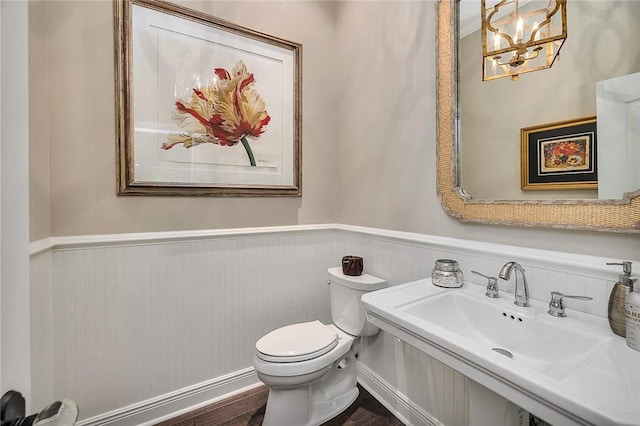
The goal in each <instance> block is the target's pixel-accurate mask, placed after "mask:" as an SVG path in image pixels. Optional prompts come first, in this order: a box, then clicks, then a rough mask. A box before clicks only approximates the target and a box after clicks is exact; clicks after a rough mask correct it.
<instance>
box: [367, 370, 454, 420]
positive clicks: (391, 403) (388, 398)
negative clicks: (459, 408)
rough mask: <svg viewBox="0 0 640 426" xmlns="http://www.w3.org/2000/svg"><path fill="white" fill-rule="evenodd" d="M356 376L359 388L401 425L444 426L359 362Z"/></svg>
mask: <svg viewBox="0 0 640 426" xmlns="http://www.w3.org/2000/svg"><path fill="white" fill-rule="evenodd" d="M356 376H357V379H358V383H359V384H360V386H362V387H363V388H365V389H366V390H367V391H368V392H369V393H370V394H371V395H372V396H373V397H374V398H375V399H377V400H378V402H380V403H381V404H382V405H384V406H385V407H386V408H387V410H389V411H390V412H391V414H393V415H394V416H396V417H397V418H398V419H399V420H400V421H401V422H402V423H404V424H406V425H412V426H445V425H444V424H442V423H440V422H439V421H438V419H436V418H435V417H433V416H432V415H431V414H429V413H427V412H426V411H424V410H423V409H422V408H420V407H418V406H417V405H416V404H414V403H413V402H412V401H411V400H410V399H409V398H407V397H406V396H405V395H403V394H402V393H400V392H399V391H398V390H397V389H395V388H393V387H392V386H391V385H390V384H389V383H388V382H387V381H386V380H384V379H383V378H382V377H380V376H378V375H377V374H376V373H375V372H374V371H373V370H371V369H370V368H369V367H367V366H366V365H364V364H363V363H361V362H356Z"/></svg>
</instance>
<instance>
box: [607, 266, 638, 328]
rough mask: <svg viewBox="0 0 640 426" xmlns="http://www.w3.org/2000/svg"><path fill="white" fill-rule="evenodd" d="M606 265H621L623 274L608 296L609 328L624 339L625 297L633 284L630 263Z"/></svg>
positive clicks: (633, 279)
mask: <svg viewBox="0 0 640 426" xmlns="http://www.w3.org/2000/svg"><path fill="white" fill-rule="evenodd" d="M607 265H621V266H622V272H623V274H622V275H620V277H619V279H618V282H617V283H616V284H615V285H614V286H613V289H612V290H611V295H610V296H609V311H608V313H609V315H608V318H609V326H610V327H611V331H613V332H614V333H616V334H617V335H618V336H622V337H626V335H627V331H626V330H627V327H626V315H625V300H626V298H627V295H628V294H629V293H631V292H632V291H633V283H634V282H635V281H636V279H635V278H631V262H626V261H625V262H622V263H607Z"/></svg>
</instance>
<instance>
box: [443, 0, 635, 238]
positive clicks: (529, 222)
mask: <svg viewBox="0 0 640 426" xmlns="http://www.w3.org/2000/svg"><path fill="white" fill-rule="evenodd" d="M456 1H457V0H439V1H438V3H437V52H436V58H437V59H436V66H437V83H436V84H437V187H438V188H437V189H438V196H439V197H440V200H441V202H442V206H443V207H444V209H445V211H446V212H447V213H448V214H450V215H451V216H454V217H456V218H458V219H459V220H461V221H463V222H477V223H486V224H501V225H512V226H529V227H547V228H565V229H582V230H598V231H608V232H638V233H640V190H638V191H635V192H631V193H626V194H625V195H624V196H623V198H622V199H620V200H517V201H516V200H476V199H473V198H472V197H471V196H469V195H468V194H466V192H465V190H464V188H462V187H461V186H460V184H459V180H458V156H457V152H458V140H457V128H458V126H457V124H458V123H457V116H458V111H457V96H458V93H457V92H458V82H457V76H458V72H457V55H456V52H457V45H456V44H457V16H456Z"/></svg>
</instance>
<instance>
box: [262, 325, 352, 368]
mask: <svg viewBox="0 0 640 426" xmlns="http://www.w3.org/2000/svg"><path fill="white" fill-rule="evenodd" d="M339 340H340V338H339V337H338V334H337V333H336V331H335V328H334V327H329V326H326V325H324V324H323V323H321V322H320V321H317V320H316V321H311V322H305V323H299V324H292V325H287V326H285V327H281V328H278V329H276V330H274V331H272V332H271V333H269V334H267V335H265V336H264V337H262V338H261V339H260V340H258V341H257V342H256V356H257V357H258V358H260V359H262V360H264V361H267V362H276V363H291V362H301V361H307V360H310V359H314V358H318V357H320V356H322V355H324V354H326V353H328V352H330V351H331V350H333V348H335V347H336V346H337V345H338V342H339Z"/></svg>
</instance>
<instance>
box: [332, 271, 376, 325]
mask: <svg viewBox="0 0 640 426" xmlns="http://www.w3.org/2000/svg"><path fill="white" fill-rule="evenodd" d="M385 287H387V282H386V281H385V280H383V279H380V278H376V277H374V276H372V275H369V274H362V275H359V276H357V277H353V276H349V275H345V274H343V273H342V267H340V266H337V267H335V268H329V293H330V301H331V319H332V321H333V323H334V324H335V325H336V326H337V327H338V328H339V329H340V330H342V331H344V332H346V333H349V334H350V335H352V336H373V335H374V334H377V333H378V327H376V326H374V325H371V324H369V323H368V322H367V317H366V314H365V311H364V307H363V306H362V302H361V301H360V298H361V297H362V295H363V294H365V293H368V292H370V291H374V290H379V289H381V288H385Z"/></svg>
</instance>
